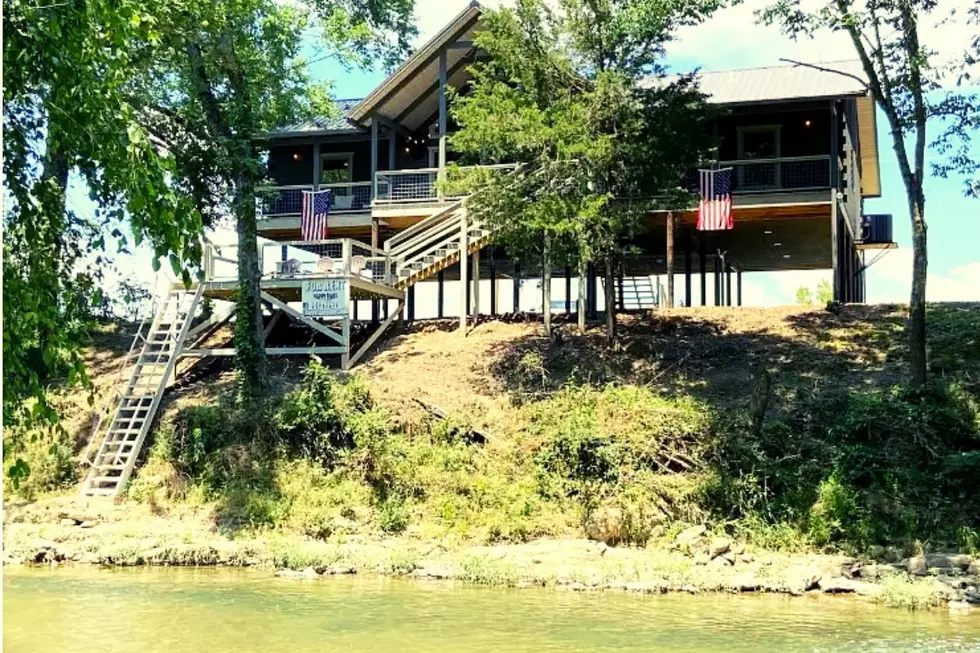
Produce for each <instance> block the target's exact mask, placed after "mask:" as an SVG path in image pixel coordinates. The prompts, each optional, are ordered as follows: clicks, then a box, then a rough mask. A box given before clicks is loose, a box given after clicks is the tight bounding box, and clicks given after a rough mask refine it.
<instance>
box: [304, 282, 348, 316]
mask: <svg viewBox="0 0 980 653" xmlns="http://www.w3.org/2000/svg"><path fill="white" fill-rule="evenodd" d="M347 310H348V292H347V279H346V278H340V279H304V280H303V315H306V316H309V317H347Z"/></svg>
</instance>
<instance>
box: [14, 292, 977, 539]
mask: <svg viewBox="0 0 980 653" xmlns="http://www.w3.org/2000/svg"><path fill="white" fill-rule="evenodd" d="M622 327H623V329H622V332H623V336H622V338H621V341H620V343H619V345H618V346H617V347H616V348H613V349H609V348H607V347H605V346H604V345H603V337H602V332H601V331H600V330H599V329H592V330H590V331H589V332H588V333H586V334H585V335H578V334H576V333H575V332H574V330H573V329H571V328H568V327H562V328H560V329H559V330H558V333H557V334H556V336H555V337H553V338H551V339H546V338H544V337H542V335H541V331H540V327H539V326H538V325H536V324H530V323H523V322H513V323H507V322H488V323H485V324H481V325H479V326H478V327H477V328H476V329H475V330H473V331H472V332H471V333H470V334H468V335H467V336H466V337H462V336H460V335H459V334H458V333H456V332H455V330H454V329H453V325H452V324H450V323H448V322H447V323H419V324H417V325H414V326H412V327H409V328H407V329H406V330H404V331H402V332H400V333H398V334H396V335H395V336H393V337H392V338H390V339H389V340H388V341H387V342H386V343H384V344H383V345H382V347H381V348H380V349H379V350H378V351H377V353H375V354H374V355H373V356H372V357H371V358H370V359H369V360H368V361H366V363H365V364H364V365H362V366H360V367H359V368H358V369H357V371H356V372H355V373H354V374H353V375H351V376H349V377H341V376H340V375H337V374H335V373H333V372H331V371H329V370H327V369H326V368H323V367H320V366H319V365H311V366H310V367H308V368H306V369H305V372H304V371H303V368H302V367H301V366H299V365H297V364H296V362H295V361H294V362H292V363H290V362H288V361H287V362H281V363H279V364H278V366H277V367H276V368H275V370H274V374H275V375H276V379H277V387H278V388H279V389H280V394H279V395H278V396H277V397H276V398H275V399H274V400H272V401H270V404H269V406H268V407H267V409H266V410H265V411H262V412H261V413H259V414H248V415H245V414H241V413H240V412H238V411H236V410H234V409H233V408H232V407H231V406H230V405H229V404H228V402H227V392H228V390H229V389H230V387H231V380H232V379H231V373H230V371H229V370H228V369H227V367H225V366H222V365H221V364H212V365H210V366H205V367H202V368H199V369H196V370H193V371H192V372H191V373H190V374H189V375H186V376H185V377H183V378H184V380H183V381H182V382H181V384H179V386H178V387H177V388H176V389H175V390H174V391H173V392H172V393H171V394H170V395H169V396H168V399H167V407H166V409H165V410H164V413H163V416H162V418H161V420H160V424H159V425H158V427H157V429H156V432H155V434H154V440H153V443H152V445H151V447H149V450H148V453H147V455H146V461H145V463H144V464H143V466H142V467H141V469H140V470H139V472H138V474H137V475H136V478H135V480H134V482H133V483H132V484H131V485H130V488H129V499H130V501H132V502H140V503H147V504H149V505H151V506H154V507H155V509H157V508H158V509H159V510H162V511H166V510H168V509H171V508H168V507H175V506H178V505H184V504H199V505H206V506H210V507H211V508H213V512H212V513H211V514H212V515H213V520H214V523H215V525H216V526H217V527H218V528H219V529H221V530H224V531H225V532H227V533H230V534H235V533H241V532H255V531H274V532H283V533H296V534H302V535H304V536H307V537H310V538H316V539H328V540H329V539H335V538H338V537H361V536H377V535H380V534H393V533H402V534H407V535H410V536H418V537H423V538H427V539H443V540H445V538H452V539H457V540H465V541H471V542H484V543H493V542H522V541H527V540H530V539H533V538H536V537H540V536H566V535H575V534H581V533H585V534H587V535H588V536H589V537H592V538H594V539H599V540H602V541H605V542H607V543H609V544H620V543H624V544H633V545H644V544H647V543H648V542H656V541H658V539H659V538H665V537H668V536H670V535H673V534H675V533H677V532H678V531H679V530H681V529H682V528H683V527H684V525H686V524H690V523H706V524H708V525H709V526H710V527H711V528H712V529H713V530H715V531H716V532H720V531H726V532H728V533H729V534H732V535H736V536H738V537H739V538H740V539H742V540H746V541H748V542H749V543H754V544H756V545H758V546H761V547H767V548H782V549H792V550H800V549H812V548H826V547H830V548H834V549H838V550H844V551H868V550H873V549H874V547H880V546H883V545H894V546H900V547H903V548H906V549H916V548H920V547H922V548H927V549H928V548H933V549H946V548H951V547H957V548H964V549H967V550H970V551H972V550H975V549H976V548H977V547H978V543H980V542H978V539H980V496H978V493H976V492H975V479H976V478H980V419H978V404H977V401H978V396H980V307H978V306H976V305H938V306H933V307H932V308H931V311H930V335H929V337H930V360H931V368H932V378H933V382H932V385H931V386H930V387H929V388H928V389H927V390H926V391H923V392H911V391H909V390H908V389H906V388H905V387H903V385H902V380H903V378H904V374H905V366H906V363H905V360H904V358H903V333H902V327H903V318H902V312H901V310H900V308H899V307H889V306H885V307H846V308H844V309H843V310H842V312H840V314H834V313H830V312H827V311H824V310H808V309H801V308H779V309H748V308H740V309H721V308H719V309H685V310H675V311H666V312H658V313H656V314H652V315H644V316H630V317H623V318H622ZM117 351H118V350H117ZM106 356H108V354H106ZM301 374H302V375H303V376H302V377H301ZM77 433H78V435H75V434H70V435H69V436H68V439H62V440H59V442H58V443H56V444H57V445H58V446H57V447H47V445H49V444H51V443H50V442H46V441H44V444H43V446H42V445H41V444H37V443H36V444H33V445H31V446H30V447H29V451H26V452H22V453H26V454H27V455H28V456H29V458H30V460H29V462H31V464H32V468H34V469H35V470H36V471H37V474H34V475H32V479H31V481H30V483H29V485H28V487H26V488H24V489H22V490H21V491H22V492H27V493H34V494H36V493H39V492H47V491H51V490H54V489H56V488H59V487H60V488H64V487H67V486H69V485H70V484H71V483H72V482H73V480H75V479H77V478H78V476H77V471H76V470H75V467H74V462H73V461H72V460H71V459H70V455H68V454H70V452H71V451H72V450H75V451H77V450H78V448H80V446H81V444H82V442H83V441H84V437H85V433H84V429H79V430H78V431H77ZM38 442H42V441H38ZM59 447H60V448H59ZM56 449H57V450H58V451H60V453H59V457H58V460H57V462H56V463H54V464H53V463H51V461H50V458H51V452H53V451H55V450H56ZM66 452H67V453H66Z"/></svg>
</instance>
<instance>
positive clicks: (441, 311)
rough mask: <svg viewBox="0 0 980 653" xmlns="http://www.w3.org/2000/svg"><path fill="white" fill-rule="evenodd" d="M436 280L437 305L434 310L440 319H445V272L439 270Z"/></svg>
mask: <svg viewBox="0 0 980 653" xmlns="http://www.w3.org/2000/svg"><path fill="white" fill-rule="evenodd" d="M436 278H437V283H438V286H437V288H438V299H437V300H436V302H437V303H438V305H439V306H438V308H437V309H436V310H437V311H438V312H437V315H438V316H439V317H440V318H442V317H445V313H446V308H445V304H446V272H445V270H439V274H438V275H437V276H436Z"/></svg>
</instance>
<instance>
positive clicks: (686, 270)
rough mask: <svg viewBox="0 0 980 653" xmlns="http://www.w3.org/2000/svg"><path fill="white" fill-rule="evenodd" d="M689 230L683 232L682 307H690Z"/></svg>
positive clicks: (691, 299) (691, 298)
mask: <svg viewBox="0 0 980 653" xmlns="http://www.w3.org/2000/svg"><path fill="white" fill-rule="evenodd" d="M692 301H693V297H692V296H691V230H690V229H685V230H684V305H685V306H691V302H692Z"/></svg>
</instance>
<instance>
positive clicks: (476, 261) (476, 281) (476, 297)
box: [473, 250, 480, 326]
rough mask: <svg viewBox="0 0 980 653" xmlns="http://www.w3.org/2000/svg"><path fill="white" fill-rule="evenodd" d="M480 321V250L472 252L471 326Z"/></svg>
mask: <svg viewBox="0 0 980 653" xmlns="http://www.w3.org/2000/svg"><path fill="white" fill-rule="evenodd" d="M479 321H480V250H476V251H475V252H473V326H476V324H477V322H479Z"/></svg>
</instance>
